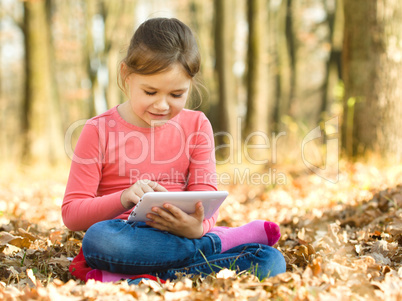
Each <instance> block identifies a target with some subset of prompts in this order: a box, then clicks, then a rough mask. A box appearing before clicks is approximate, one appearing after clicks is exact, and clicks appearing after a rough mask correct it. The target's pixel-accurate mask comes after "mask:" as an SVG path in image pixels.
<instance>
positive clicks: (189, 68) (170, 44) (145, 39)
mask: <svg viewBox="0 0 402 301" xmlns="http://www.w3.org/2000/svg"><path fill="white" fill-rule="evenodd" d="M175 63H179V64H180V65H181V66H182V67H183V69H184V70H185V71H186V72H187V74H188V76H189V77H190V78H194V77H195V75H196V74H197V73H198V71H199V70H200V63H201V57H200V53H199V51H198V46H197V42H196V39H195V37H194V35H193V33H192V31H191V29H190V28H189V27H188V26H187V25H185V24H184V23H183V22H181V21H179V20H177V19H175V18H171V19H169V18H153V19H149V20H147V21H145V22H144V23H142V24H141V25H140V26H139V27H138V29H137V30H136V32H135V33H134V35H133V37H132V38H131V41H130V45H129V47H128V50H127V55H126V57H125V58H124V59H123V60H122V65H121V68H125V69H124V72H119V75H120V77H119V87H120V88H121V89H122V90H123V91H125V88H126V86H125V79H126V78H127V76H129V75H130V74H132V73H136V74H141V75H151V74H156V73H160V72H163V71H166V70H168V69H169V68H170V67H171V66H172V65H173V64H175ZM121 71H122V70H121Z"/></svg>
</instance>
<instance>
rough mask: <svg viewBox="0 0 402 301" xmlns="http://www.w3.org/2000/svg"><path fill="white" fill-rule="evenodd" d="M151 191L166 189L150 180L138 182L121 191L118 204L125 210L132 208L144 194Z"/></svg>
mask: <svg viewBox="0 0 402 301" xmlns="http://www.w3.org/2000/svg"><path fill="white" fill-rule="evenodd" d="M152 191H167V189H166V188H165V187H163V186H162V185H160V184H158V183H156V182H154V181H151V180H139V181H137V182H135V184H133V185H131V187H130V188H128V189H126V190H124V191H123V193H122V194H121V196H120V202H121V204H122V205H123V207H124V208H126V209H130V208H133V207H134V206H135V205H137V203H138V202H139V201H140V199H141V198H142V196H143V195H144V194H145V193H146V192H152Z"/></svg>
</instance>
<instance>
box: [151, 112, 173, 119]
mask: <svg viewBox="0 0 402 301" xmlns="http://www.w3.org/2000/svg"><path fill="white" fill-rule="evenodd" d="M148 113H149V115H151V117H152V118H155V119H163V118H166V117H167V116H168V114H157V113H151V112H148Z"/></svg>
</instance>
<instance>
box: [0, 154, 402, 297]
mask: <svg viewBox="0 0 402 301" xmlns="http://www.w3.org/2000/svg"><path fill="white" fill-rule="evenodd" d="M66 173H67V172H66ZM286 179H287V183H286V184H284V185H276V186H275V185H272V186H270V187H262V186H251V185H245V184H243V185H231V186H224V187H220V188H221V189H226V190H228V191H229V192H230V196H229V198H228V199H227V200H226V201H225V203H224V206H223V208H222V209H221V211H220V219H219V224H220V225H226V226H240V225H242V224H244V223H246V222H248V221H251V220H254V219H267V220H272V221H276V222H277V223H279V224H280V226H281V232H282V237H281V239H280V241H279V242H278V244H277V245H276V246H275V247H276V248H278V249H279V250H281V251H282V252H283V254H284V256H285V259H286V262H287V272H286V273H284V274H281V275H278V276H276V277H272V278H268V279H265V280H263V281H258V279H256V278H255V277H254V276H253V275H251V274H249V273H244V272H243V273H238V272H236V271H231V270H221V271H220V272H219V273H217V274H211V275H207V276H205V275H204V276H191V275H190V276H189V275H178V276H179V277H178V279H177V280H174V281H168V282H167V283H165V284H160V283H157V282H154V281H143V282H141V283H140V284H139V285H131V286H130V285H128V284H127V282H125V281H120V282H117V283H100V282H95V281H89V282H87V283H86V284H84V283H81V282H79V281H77V280H75V279H73V278H72V277H71V275H70V274H69V273H68V265H69V262H70V259H71V258H72V257H74V256H75V255H76V254H77V252H78V250H79V248H80V246H81V241H82V237H83V235H84V233H83V232H71V231H68V230H67V229H66V228H65V227H64V226H63V224H62V221H61V216H60V206H61V202H62V197H63V193H64V188H65V179H64V178H62V177H61V178H60V179H59V177H56V176H49V175H48V174H46V175H41V176H40V177H39V176H37V175H36V174H35V173H34V174H32V173H31V174H28V175H27V174H19V175H16V176H14V177H8V178H4V179H1V182H0V259H1V260H0V300H267V299H270V298H271V299H274V300H402V290H401V287H402V167H401V166H393V167H384V166H383V167H381V168H377V167H374V166H373V164H363V163H350V162H341V163H340V173H339V181H338V183H336V184H333V183H330V182H328V181H326V180H324V179H322V178H320V177H319V176H317V175H314V174H309V173H307V172H306V171H297V172H295V171H290V170H286Z"/></svg>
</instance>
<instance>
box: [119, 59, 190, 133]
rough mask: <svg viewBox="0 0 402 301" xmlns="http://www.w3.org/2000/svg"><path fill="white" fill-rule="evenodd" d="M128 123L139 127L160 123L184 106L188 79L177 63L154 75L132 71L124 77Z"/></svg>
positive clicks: (188, 87)
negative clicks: (128, 110)
mask: <svg viewBox="0 0 402 301" xmlns="http://www.w3.org/2000/svg"><path fill="white" fill-rule="evenodd" d="M126 84H127V85H126V86H127V92H128V93H127V96H128V98H129V101H128V104H129V106H128V108H129V109H130V108H131V112H130V114H129V116H127V117H129V122H131V123H133V124H134V125H136V126H139V127H151V126H160V125H163V124H165V123H166V122H167V121H168V120H170V119H172V118H173V117H175V116H176V115H177V114H179V113H180V111H181V110H182V109H183V108H184V105H185V104H186V101H187V96H188V93H189V90H190V85H191V78H190V77H189V76H188V75H187V74H186V72H185V71H184V70H183V67H181V65H179V64H174V65H172V67H171V68H170V69H168V70H167V71H164V72H162V73H157V74H153V75H140V74H135V73H132V74H130V75H129V76H128V77H127V79H126Z"/></svg>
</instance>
